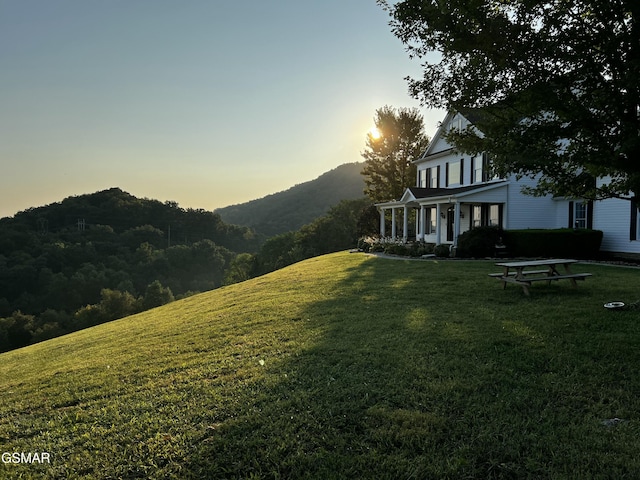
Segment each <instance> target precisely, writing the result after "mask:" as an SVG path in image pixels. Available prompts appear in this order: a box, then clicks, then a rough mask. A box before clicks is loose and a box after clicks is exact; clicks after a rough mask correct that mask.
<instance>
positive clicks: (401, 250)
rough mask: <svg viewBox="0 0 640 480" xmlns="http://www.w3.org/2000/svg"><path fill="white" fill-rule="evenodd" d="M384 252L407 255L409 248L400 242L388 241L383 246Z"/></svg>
mask: <svg viewBox="0 0 640 480" xmlns="http://www.w3.org/2000/svg"><path fill="white" fill-rule="evenodd" d="M384 253H388V254H389V255H404V256H407V255H409V249H408V248H407V247H405V246H404V245H402V244H400V243H388V244H387V245H385V247H384Z"/></svg>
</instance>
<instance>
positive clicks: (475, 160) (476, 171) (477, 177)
mask: <svg viewBox="0 0 640 480" xmlns="http://www.w3.org/2000/svg"><path fill="white" fill-rule="evenodd" d="M482 166H483V165H482V157H481V156H475V157H472V158H471V183H480V182H482V181H484V180H483V176H482V172H483V169H482Z"/></svg>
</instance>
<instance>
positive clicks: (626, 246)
mask: <svg viewBox="0 0 640 480" xmlns="http://www.w3.org/2000/svg"><path fill="white" fill-rule="evenodd" d="M630 222H631V206H630V205H629V201H628V200H621V199H619V198H610V199H607V200H601V201H599V202H595V203H594V207H593V228H594V229H596V230H602V231H603V232H604V235H603V238H602V247H601V248H600V249H601V250H604V251H607V252H627V253H640V241H638V240H629V227H630Z"/></svg>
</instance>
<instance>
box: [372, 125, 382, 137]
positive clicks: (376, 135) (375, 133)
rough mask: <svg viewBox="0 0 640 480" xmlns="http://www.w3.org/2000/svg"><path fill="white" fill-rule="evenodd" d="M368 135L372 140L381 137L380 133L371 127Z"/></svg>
mask: <svg viewBox="0 0 640 480" xmlns="http://www.w3.org/2000/svg"><path fill="white" fill-rule="evenodd" d="M369 135H370V136H371V138H372V139H373V140H377V139H379V138H380V137H381V136H382V132H380V130H378V128H377V127H371V128H370V129H369Z"/></svg>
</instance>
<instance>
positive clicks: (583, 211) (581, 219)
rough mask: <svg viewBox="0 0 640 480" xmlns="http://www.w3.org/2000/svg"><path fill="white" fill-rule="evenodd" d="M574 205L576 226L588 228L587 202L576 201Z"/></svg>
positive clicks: (574, 222) (574, 223)
mask: <svg viewBox="0 0 640 480" xmlns="http://www.w3.org/2000/svg"><path fill="white" fill-rule="evenodd" d="M574 207H575V209H574V217H573V218H574V220H573V225H574V227H575V228H587V204H586V203H584V202H576V203H575V204H574Z"/></svg>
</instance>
